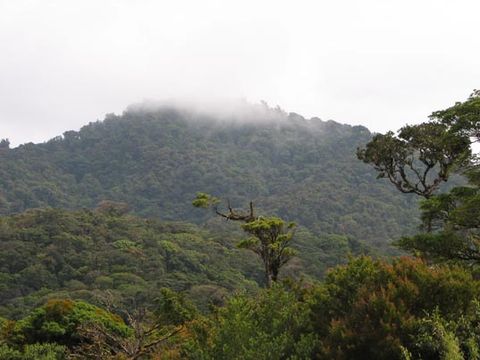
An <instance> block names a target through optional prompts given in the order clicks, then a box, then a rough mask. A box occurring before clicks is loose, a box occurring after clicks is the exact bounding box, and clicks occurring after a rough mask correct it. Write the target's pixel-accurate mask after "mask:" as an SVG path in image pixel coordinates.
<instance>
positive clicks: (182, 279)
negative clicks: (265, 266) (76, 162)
mask: <svg viewBox="0 0 480 360" xmlns="http://www.w3.org/2000/svg"><path fill="white" fill-rule="evenodd" d="M237 241H238V238H237V237H235V236H232V235H228V234H226V233H222V232H219V233H217V234H216V235H213V234H212V233H209V232H207V231H204V230H201V229H200V228H198V227H196V226H194V225H188V224H184V223H166V222H160V221H155V220H145V219H140V218H137V217H133V216H129V215H120V214H118V213H117V212H105V211H88V210H82V211H76V212H69V211H63V210H54V209H44V210H31V211H28V212H26V213H23V214H19V215H14V216H9V217H0V289H1V291H0V314H1V315H3V316H8V317H10V318H20V317H23V316H24V315H25V313H26V312H28V310H29V309H32V308H34V307H37V306H39V305H41V304H43V303H44V302H45V301H47V300H48V299H51V298H65V297H69V298H72V299H82V300H87V301H89V302H92V303H95V304H98V305H101V304H102V303H103V302H104V300H105V299H104V298H105V296H106V294H110V295H108V296H110V297H112V298H113V299H115V301H116V302H119V303H122V302H123V303H124V304H128V303H129V302H130V301H131V299H139V298H142V299H144V300H142V301H147V302H150V303H153V301H154V299H155V298H159V297H160V296H161V290H160V289H161V288H162V287H169V288H172V289H175V290H183V291H186V292H187V294H188V292H189V290H190V289H191V288H192V287H195V286H216V287H218V288H219V289H223V291H225V292H226V293H228V292H231V291H233V290H234V289H247V290H248V291H255V289H256V288H257V287H258V286H257V284H256V282H255V280H257V281H259V282H261V281H263V278H262V269H261V268H260V267H259V265H258V263H257V262H256V261H255V259H251V258H250V257H249V256H248V254H245V253H244V252H243V251H240V250H238V249H237V248H236V246H235V244H236V242H237ZM139 294H141V296H140V295H139ZM205 295H206V296H207V295H208V294H207V293H205ZM187 296H188V295H187ZM194 300H195V302H196V303H197V304H199V305H200V306H201V307H202V308H203V309H205V308H207V305H208V304H209V302H210V299H209V298H208V296H207V297H204V298H201V297H196V298H195V299H194Z"/></svg>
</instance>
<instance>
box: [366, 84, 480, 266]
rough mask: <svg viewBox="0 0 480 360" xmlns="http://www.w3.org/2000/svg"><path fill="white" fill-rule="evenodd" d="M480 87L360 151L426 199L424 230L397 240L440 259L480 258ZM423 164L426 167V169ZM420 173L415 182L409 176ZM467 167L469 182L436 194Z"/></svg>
mask: <svg viewBox="0 0 480 360" xmlns="http://www.w3.org/2000/svg"><path fill="white" fill-rule="evenodd" d="M479 129H480V92H479V91H477V90H476V91H474V92H473V93H472V94H471V95H470V97H469V98H468V99H467V100H466V101H465V102H461V103H460V102H459V103H456V104H455V105H454V106H452V107H450V108H448V109H445V110H441V111H436V112H434V113H433V114H432V115H431V116H430V121H429V122H426V123H422V124H420V125H416V126H407V127H404V128H402V129H401V130H400V132H399V135H398V137H395V136H394V135H393V133H391V132H389V133H387V134H386V135H377V136H375V137H374V139H373V140H372V141H371V142H370V143H368V144H367V145H366V147H365V148H364V149H359V150H358V157H359V158H360V159H361V160H363V161H364V162H366V163H371V164H373V166H374V167H375V169H376V170H377V171H378V172H379V177H388V178H389V179H390V181H391V182H392V183H393V184H395V186H396V187H397V188H398V189H399V190H400V191H402V192H405V193H415V194H417V195H421V196H423V197H424V198H425V199H424V200H422V201H421V203H420V210H421V220H422V227H423V229H424V230H425V232H424V233H420V234H417V235H415V236H412V237H405V238H402V239H401V240H400V241H398V242H397V244H398V245H399V246H400V247H401V248H403V249H406V250H409V251H412V252H413V253H415V254H417V255H421V256H424V257H427V258H430V259H435V260H441V261H445V260H454V261H462V262H467V263H470V264H478V263H479V262H480V167H479V164H478V161H477V157H476V155H475V154H473V153H472V147H471V144H472V143H474V142H478V141H479V136H480V135H479ZM417 166H422V167H421V170H419V168H417ZM407 169H408V170H409V174H410V175H411V174H412V173H413V174H414V175H415V176H417V180H418V181H417V182H416V183H415V182H412V181H411V178H410V177H409V176H408V175H407ZM460 169H461V170H462V174H463V175H464V176H466V178H467V179H468V185H466V186H458V187H455V188H453V189H452V190H450V191H449V192H448V193H440V194H434V191H435V190H436V189H438V187H439V185H440V182H441V181H447V180H448V177H449V174H450V173H451V171H452V170H460Z"/></svg>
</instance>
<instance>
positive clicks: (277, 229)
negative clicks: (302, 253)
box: [237, 216, 296, 286]
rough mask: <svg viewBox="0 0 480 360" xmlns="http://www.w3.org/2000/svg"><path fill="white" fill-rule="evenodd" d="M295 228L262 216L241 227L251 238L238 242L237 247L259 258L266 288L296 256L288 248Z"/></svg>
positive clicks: (277, 219)
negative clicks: (263, 271) (247, 250)
mask: <svg viewBox="0 0 480 360" xmlns="http://www.w3.org/2000/svg"><path fill="white" fill-rule="evenodd" d="M295 226H296V225H295V224H294V223H288V224H286V223H285V221H283V220H282V219H280V218H277V217H262V216H259V217H258V218H256V219H255V220H253V221H250V222H247V223H245V224H243V225H242V228H243V230H244V231H245V232H246V233H248V234H250V235H252V237H251V238H249V239H246V240H242V241H240V242H239V243H238V244H237V246H238V247H239V248H244V249H249V250H251V251H253V252H254V253H255V254H257V255H258V256H260V258H261V259H262V261H263V264H264V267H265V277H266V284H267V286H270V284H271V282H272V281H277V280H278V274H279V272H280V269H281V268H282V267H283V266H284V265H285V264H286V263H287V262H288V261H289V260H290V259H291V258H292V257H293V256H294V255H295V254H296V252H295V250H293V249H292V248H291V247H290V242H291V240H292V238H293V234H294V233H293V229H294V228H295Z"/></svg>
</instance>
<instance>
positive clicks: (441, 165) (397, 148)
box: [357, 122, 470, 199]
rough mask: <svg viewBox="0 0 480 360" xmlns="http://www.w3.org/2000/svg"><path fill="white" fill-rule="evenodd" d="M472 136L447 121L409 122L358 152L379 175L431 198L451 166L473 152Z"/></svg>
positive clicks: (397, 185)
mask: <svg viewBox="0 0 480 360" xmlns="http://www.w3.org/2000/svg"><path fill="white" fill-rule="evenodd" d="M469 144H470V142H469V139H468V137H467V136H465V135H464V134H461V133H459V132H457V131H454V130H452V129H451V127H450V126H449V125H447V124H444V123H439V122H427V123H423V124H419V125H407V126H405V127H403V128H401V129H400V130H399V131H398V136H395V134H394V133H393V132H391V131H390V132H388V133H386V134H385V135H382V134H377V135H375V136H374V137H373V139H372V140H371V141H370V142H369V143H368V144H367V145H366V147H365V148H359V149H358V150H357V156H358V158H359V159H360V160H362V161H363V162H365V163H367V164H371V165H373V167H374V169H375V170H376V171H377V172H378V178H388V179H389V180H390V181H391V182H392V184H394V185H395V187H396V188H397V189H398V190H400V191H401V192H403V193H413V194H417V195H420V196H423V197H424V198H427V199H428V198H430V197H431V196H432V194H433V193H434V192H435V190H437V189H438V188H439V186H440V184H441V183H442V182H445V181H447V180H448V178H449V175H450V173H451V170H452V168H453V167H454V166H455V165H456V164H459V163H464V162H465V160H466V159H468V156H469V155H470V148H469Z"/></svg>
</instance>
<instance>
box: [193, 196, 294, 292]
mask: <svg viewBox="0 0 480 360" xmlns="http://www.w3.org/2000/svg"><path fill="white" fill-rule="evenodd" d="M219 203H220V200H219V199H217V198H215V197H213V196H211V195H209V194H205V193H197V197H196V198H195V200H194V201H193V203H192V204H193V206H195V207H199V208H212V209H213V210H214V212H215V214H217V215H218V216H220V217H222V218H224V219H226V220H232V221H240V222H244V224H243V225H242V229H243V230H244V231H245V232H246V233H247V234H249V235H251V236H250V237H249V238H248V239H245V240H242V241H240V242H239V243H238V244H237V246H238V247H239V248H242V249H248V250H251V251H253V252H254V253H255V254H257V255H258V256H259V257H260V259H261V260H262V263H263V267H264V273H265V286H266V287H270V286H271V284H272V282H276V281H277V280H278V275H279V272H280V269H281V268H282V267H283V266H284V265H285V264H286V263H287V262H288V261H289V260H290V259H291V258H292V257H293V256H294V255H295V253H296V252H295V250H293V249H292V248H291V247H290V244H291V241H292V239H293V235H294V229H295V226H296V225H295V224H294V223H292V222H290V223H287V222H285V221H284V220H282V219H280V218H278V217H275V216H269V217H267V216H258V215H256V213H255V210H254V206H253V202H251V201H250V203H249V206H248V210H247V211H243V210H238V209H234V208H233V207H232V206H231V204H230V201H229V200H227V201H226V210H224V211H222V210H221V209H220V208H219Z"/></svg>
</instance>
